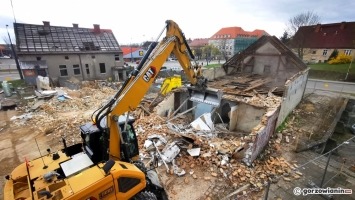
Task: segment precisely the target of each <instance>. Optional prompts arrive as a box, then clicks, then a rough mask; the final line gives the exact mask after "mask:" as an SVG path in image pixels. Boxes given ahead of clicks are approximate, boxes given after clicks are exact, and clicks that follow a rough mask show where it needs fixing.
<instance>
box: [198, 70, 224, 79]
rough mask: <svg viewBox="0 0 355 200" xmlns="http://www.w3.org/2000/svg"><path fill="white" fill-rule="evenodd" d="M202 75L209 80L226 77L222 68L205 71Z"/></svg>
mask: <svg viewBox="0 0 355 200" xmlns="http://www.w3.org/2000/svg"><path fill="white" fill-rule="evenodd" d="M202 75H203V76H204V77H205V78H207V79H208V80H214V79H216V78H219V77H223V76H225V75H226V72H225V71H224V69H223V68H222V67H215V68H211V69H203V70H202Z"/></svg>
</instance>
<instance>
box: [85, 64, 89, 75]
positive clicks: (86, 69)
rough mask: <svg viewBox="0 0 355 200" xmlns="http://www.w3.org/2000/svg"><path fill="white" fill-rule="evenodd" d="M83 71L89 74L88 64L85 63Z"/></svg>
mask: <svg viewBox="0 0 355 200" xmlns="http://www.w3.org/2000/svg"><path fill="white" fill-rule="evenodd" d="M85 71H86V74H90V68H89V64H85Z"/></svg>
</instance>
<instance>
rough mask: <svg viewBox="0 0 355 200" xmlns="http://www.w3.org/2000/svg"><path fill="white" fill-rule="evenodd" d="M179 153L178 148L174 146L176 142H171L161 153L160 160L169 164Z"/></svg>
mask: <svg viewBox="0 0 355 200" xmlns="http://www.w3.org/2000/svg"><path fill="white" fill-rule="evenodd" d="M179 152H180V148H179V146H178V145H176V142H172V143H170V144H168V145H167V146H166V147H165V148H164V150H163V152H162V159H163V160H164V161H165V162H167V163H170V162H172V161H173V160H174V158H175V157H176V156H177V155H178V154H179Z"/></svg>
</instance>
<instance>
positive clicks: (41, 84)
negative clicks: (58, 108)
mask: <svg viewBox="0 0 355 200" xmlns="http://www.w3.org/2000/svg"><path fill="white" fill-rule="evenodd" d="M36 84H37V89H38V90H42V89H45V90H51V89H52V88H51V87H50V86H49V77H43V76H37V78H36Z"/></svg>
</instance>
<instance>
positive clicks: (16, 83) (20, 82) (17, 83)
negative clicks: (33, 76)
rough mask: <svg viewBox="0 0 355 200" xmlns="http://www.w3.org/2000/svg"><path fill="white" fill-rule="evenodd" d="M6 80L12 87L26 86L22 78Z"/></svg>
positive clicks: (0, 83) (0, 82) (0, 85)
mask: <svg viewBox="0 0 355 200" xmlns="http://www.w3.org/2000/svg"><path fill="white" fill-rule="evenodd" d="M7 82H8V83H11V84H12V86H13V87H14V88H17V87H24V86H26V83H25V81H24V80H10V81H7ZM0 88H2V81H0Z"/></svg>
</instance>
